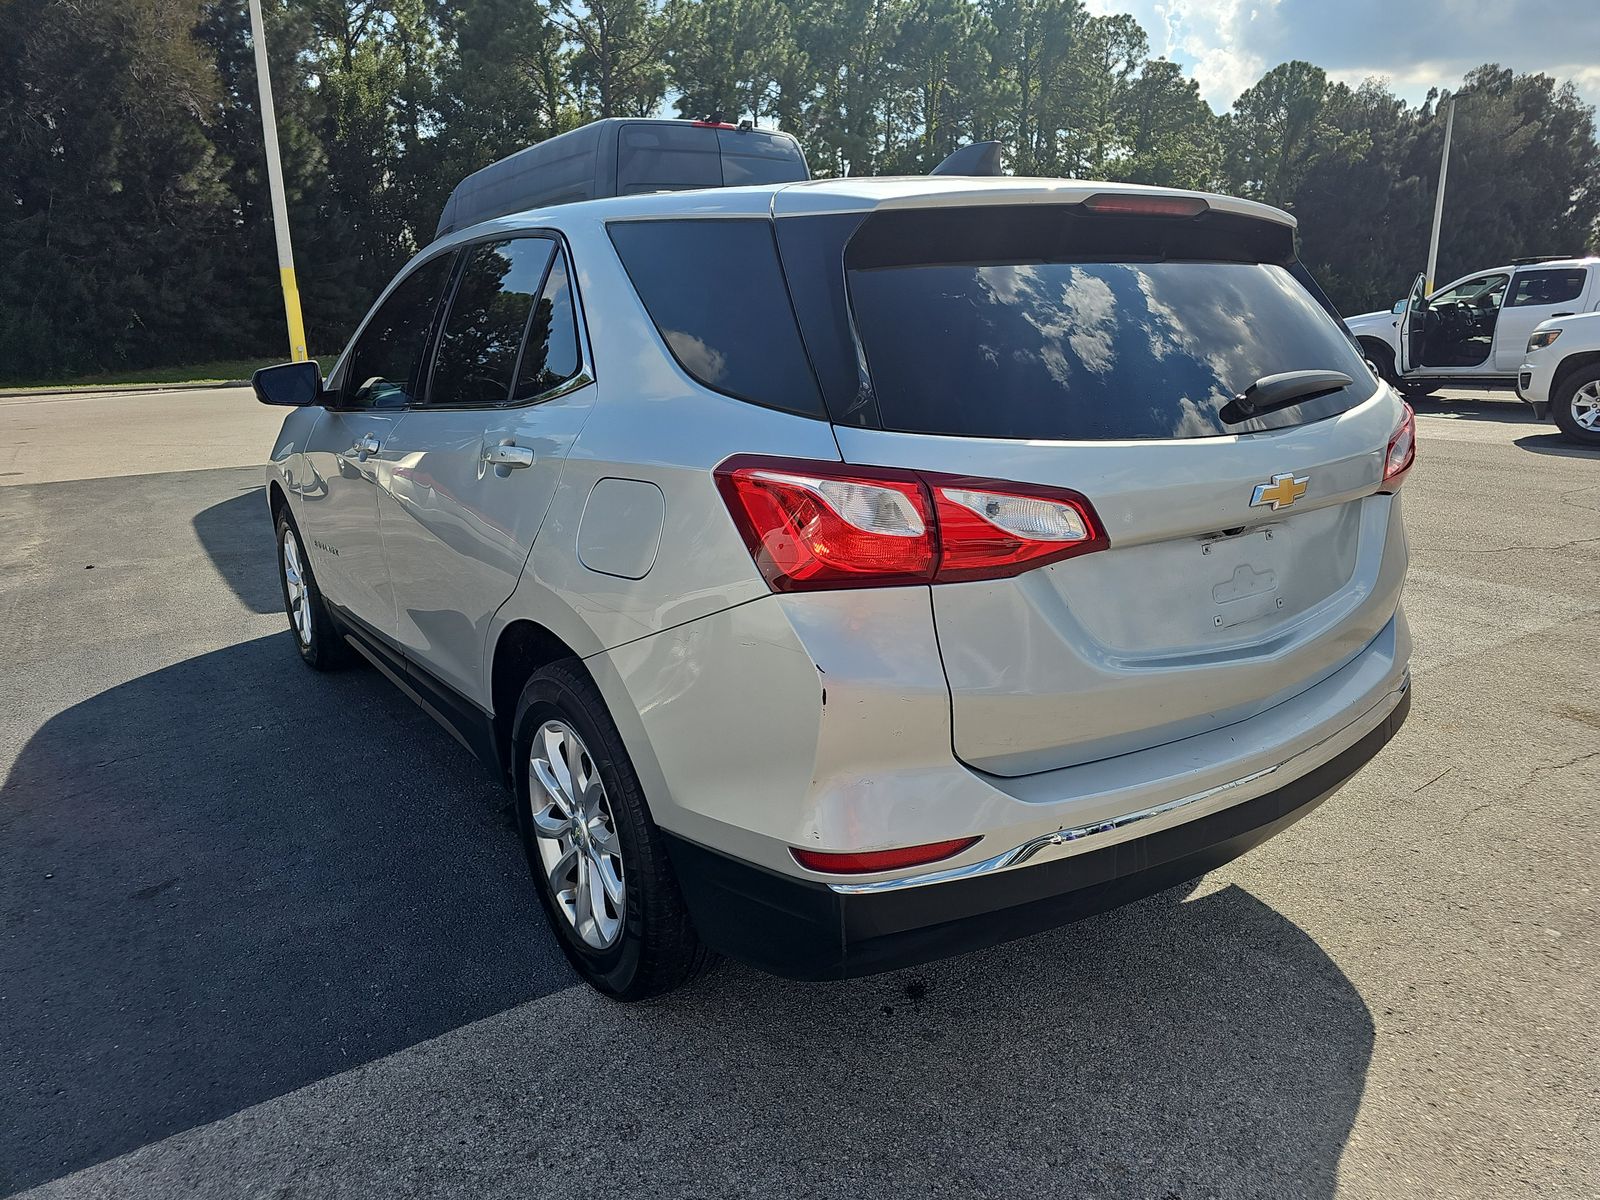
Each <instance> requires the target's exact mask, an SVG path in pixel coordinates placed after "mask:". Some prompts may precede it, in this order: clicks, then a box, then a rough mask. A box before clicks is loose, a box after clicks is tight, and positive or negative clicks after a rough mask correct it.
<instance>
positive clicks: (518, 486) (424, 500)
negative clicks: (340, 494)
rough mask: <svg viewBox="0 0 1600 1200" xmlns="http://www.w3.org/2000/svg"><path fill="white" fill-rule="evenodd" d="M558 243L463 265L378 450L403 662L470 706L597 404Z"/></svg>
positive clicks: (550, 240)
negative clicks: (422, 385) (406, 404)
mask: <svg viewBox="0 0 1600 1200" xmlns="http://www.w3.org/2000/svg"><path fill="white" fill-rule="evenodd" d="M582 345H583V339H582V337H581V330H580V328H579V322H578V314H577V303H576V299H575V296H574V293H573V288H572V283H571V272H570V268H569V266H568V262H567V258H566V254H565V251H564V249H563V248H562V246H561V243H560V241H559V239H558V238H556V237H555V235H553V234H552V235H549V236H523V237H515V238H502V239H499V240H495V241H485V242H479V243H476V244H474V245H470V246H467V247H466V248H465V249H464V250H463V251H462V253H461V260H460V266H459V268H458V270H457V271H456V274H455V278H454V281H453V291H452V293H451V295H450V296H449V298H448V300H447V307H446V309H445V312H444V314H443V316H442V317H441V319H440V329H439V337H438V344H437V348H436V350H435V351H434V355H433V360H432V364H431V370H430V372H429V373H430V377H431V381H430V383H429V384H428V386H427V389H426V392H425V395H424V398H423V403H421V404H420V405H419V406H417V407H415V408H413V409H412V411H410V412H408V413H406V415H405V417H404V418H403V419H402V420H401V422H400V424H399V426H398V428H397V429H396V430H395V431H394V433H393V435H392V436H391V437H390V438H389V440H388V442H387V443H386V445H385V447H384V458H385V460H386V463H387V467H388V469H387V474H386V481H387V487H386V497H385V504H384V507H383V534H384V549H385V553H386V557H387V560H388V564H389V576H390V579H391V580H392V586H393V589H394V598H395V609H396V616H395V621H396V630H397V636H398V639H399V641H400V644H401V646H402V647H403V648H404V650H405V652H406V654H407V656H408V657H409V658H411V659H412V660H413V661H414V662H415V663H417V664H418V665H420V666H422V667H424V668H426V669H427V670H428V671H429V672H430V673H431V674H432V675H433V676H435V677H436V678H439V679H442V680H443V681H444V682H445V683H447V684H449V685H450V686H451V687H453V688H454V689H455V690H456V691H458V692H460V693H461V694H462V695H465V696H467V697H469V698H472V699H482V697H481V695H480V692H481V682H482V681H481V674H480V670H479V668H480V666H481V663H482V657H483V647H484V641H485V636H486V631H487V628H488V621H489V618H490V617H491V616H493V614H494V612H495V610H496V609H497V608H499V607H500V605H501V604H502V603H503V602H504V601H505V599H506V597H508V596H509V595H511V593H512V591H513V590H514V589H515V587H516V584H517V579H518V577H519V575H520V574H521V572H522V567H523V564H524V563H526V562H527V559H528V552H529V550H530V549H531V548H532V545H533V539H534V536H535V534H536V533H537V532H538V529H539V526H540V524H541V523H542V521H543V520H544V514H545V511H546V510H547V509H548V508H549V507H550V500H551V497H552V496H553V495H554V493H555V487H556V483H557V482H558V481H559V479H560V477H561V469H562V464H563V463H564V461H565V459H566V456H567V451H568V450H569V449H570V448H571V446H572V442H573V439H574V438H576V437H577V434H578V431H579V429H581V428H582V426H583V422H584V419H585V418H586V417H587V415H588V412H589V408H590V405H591V403H592V402H593V398H594V388H593V387H592V386H591V380H590V375H589V372H588V370H587V368H586V366H585V357H584V354H583V350H582Z"/></svg>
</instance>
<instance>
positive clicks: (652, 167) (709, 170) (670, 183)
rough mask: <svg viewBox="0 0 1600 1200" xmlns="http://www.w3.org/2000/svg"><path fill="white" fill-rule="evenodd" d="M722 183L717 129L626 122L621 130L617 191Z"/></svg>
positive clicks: (618, 137) (618, 193)
mask: <svg viewBox="0 0 1600 1200" xmlns="http://www.w3.org/2000/svg"><path fill="white" fill-rule="evenodd" d="M721 186H722V160H721V156H720V155H719V154H718V152H717V131H716V130H715V129H705V128H697V127H695V126H693V125H624V126H623V127H622V129H621V131H620V132H619V134H618V136H617V195H619V196H631V195H634V194H635V193H637V192H660V191H678V190H681V189H683V188H702V187H721Z"/></svg>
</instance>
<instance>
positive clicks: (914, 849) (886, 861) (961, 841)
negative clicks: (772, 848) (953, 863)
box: [789, 837, 978, 875]
mask: <svg viewBox="0 0 1600 1200" xmlns="http://www.w3.org/2000/svg"><path fill="white" fill-rule="evenodd" d="M977 844H978V839H977V838H975V837H968V838H955V839H953V840H951V841H948V842H928V843H927V844H925V845H922V846H901V847H898V848H897V849H894V850H867V851H863V852H856V851H852V852H849V853H843V854H841V853H837V852H835V851H831V850H797V849H791V850H790V851H789V853H790V854H792V855H794V860H795V862H797V863H799V864H800V865H801V866H802V867H804V868H806V870H808V871H825V872H827V873H828V874H829V875H864V874H866V873H867V872H869V871H894V870H898V869H899V868H901V867H921V866H925V865H926V864H928V863H935V862H939V861H941V860H943V859H946V858H953V857H955V856H956V855H957V854H960V853H961V852H962V851H963V850H965V849H967V848H968V847H969V846H975V845H977Z"/></svg>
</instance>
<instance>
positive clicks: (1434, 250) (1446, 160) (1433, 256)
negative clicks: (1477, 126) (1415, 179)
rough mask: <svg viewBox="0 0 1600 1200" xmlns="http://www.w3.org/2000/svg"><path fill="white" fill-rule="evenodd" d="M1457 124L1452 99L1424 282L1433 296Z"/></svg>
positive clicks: (1447, 116) (1445, 123) (1452, 98)
mask: <svg viewBox="0 0 1600 1200" xmlns="http://www.w3.org/2000/svg"><path fill="white" fill-rule="evenodd" d="M1455 124H1456V98H1455V97H1454V96H1451V97H1450V108H1449V111H1448V112H1446V113H1445V118H1444V153H1443V154H1441V155H1440V156H1439V194H1438V195H1437V196H1435V197H1434V198H1433V240H1431V241H1430V242H1429V243H1428V274H1427V278H1426V279H1425V280H1424V282H1423V290H1422V294H1423V295H1424V296H1428V295H1432V294H1433V271H1434V268H1435V267H1437V266H1438V265H1439V226H1440V224H1441V222H1442V220H1443V218H1444V177H1445V174H1446V172H1447V171H1448V170H1449V169H1450V133H1451V131H1452V130H1453V129H1454V128H1455Z"/></svg>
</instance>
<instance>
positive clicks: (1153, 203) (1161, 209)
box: [1083, 192, 1211, 217]
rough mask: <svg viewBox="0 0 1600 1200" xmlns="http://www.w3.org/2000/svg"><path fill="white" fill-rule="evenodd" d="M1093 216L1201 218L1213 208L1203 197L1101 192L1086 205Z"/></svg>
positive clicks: (1087, 201) (1084, 203)
mask: <svg viewBox="0 0 1600 1200" xmlns="http://www.w3.org/2000/svg"><path fill="white" fill-rule="evenodd" d="M1083 207H1084V208H1085V209H1087V210H1088V211H1089V212H1092V213H1106V214H1108V215H1115V216H1129V217H1198V216H1199V215H1200V214H1201V213H1203V212H1205V211H1207V210H1208V209H1210V207H1211V205H1209V204H1207V203H1206V202H1205V201H1204V200H1202V199H1201V198H1200V197H1199V196H1160V195H1156V196H1148V195H1141V194H1139V193H1137V192H1097V193H1095V194H1094V195H1093V196H1090V197H1089V198H1088V199H1087V200H1085V201H1084V202H1083Z"/></svg>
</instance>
